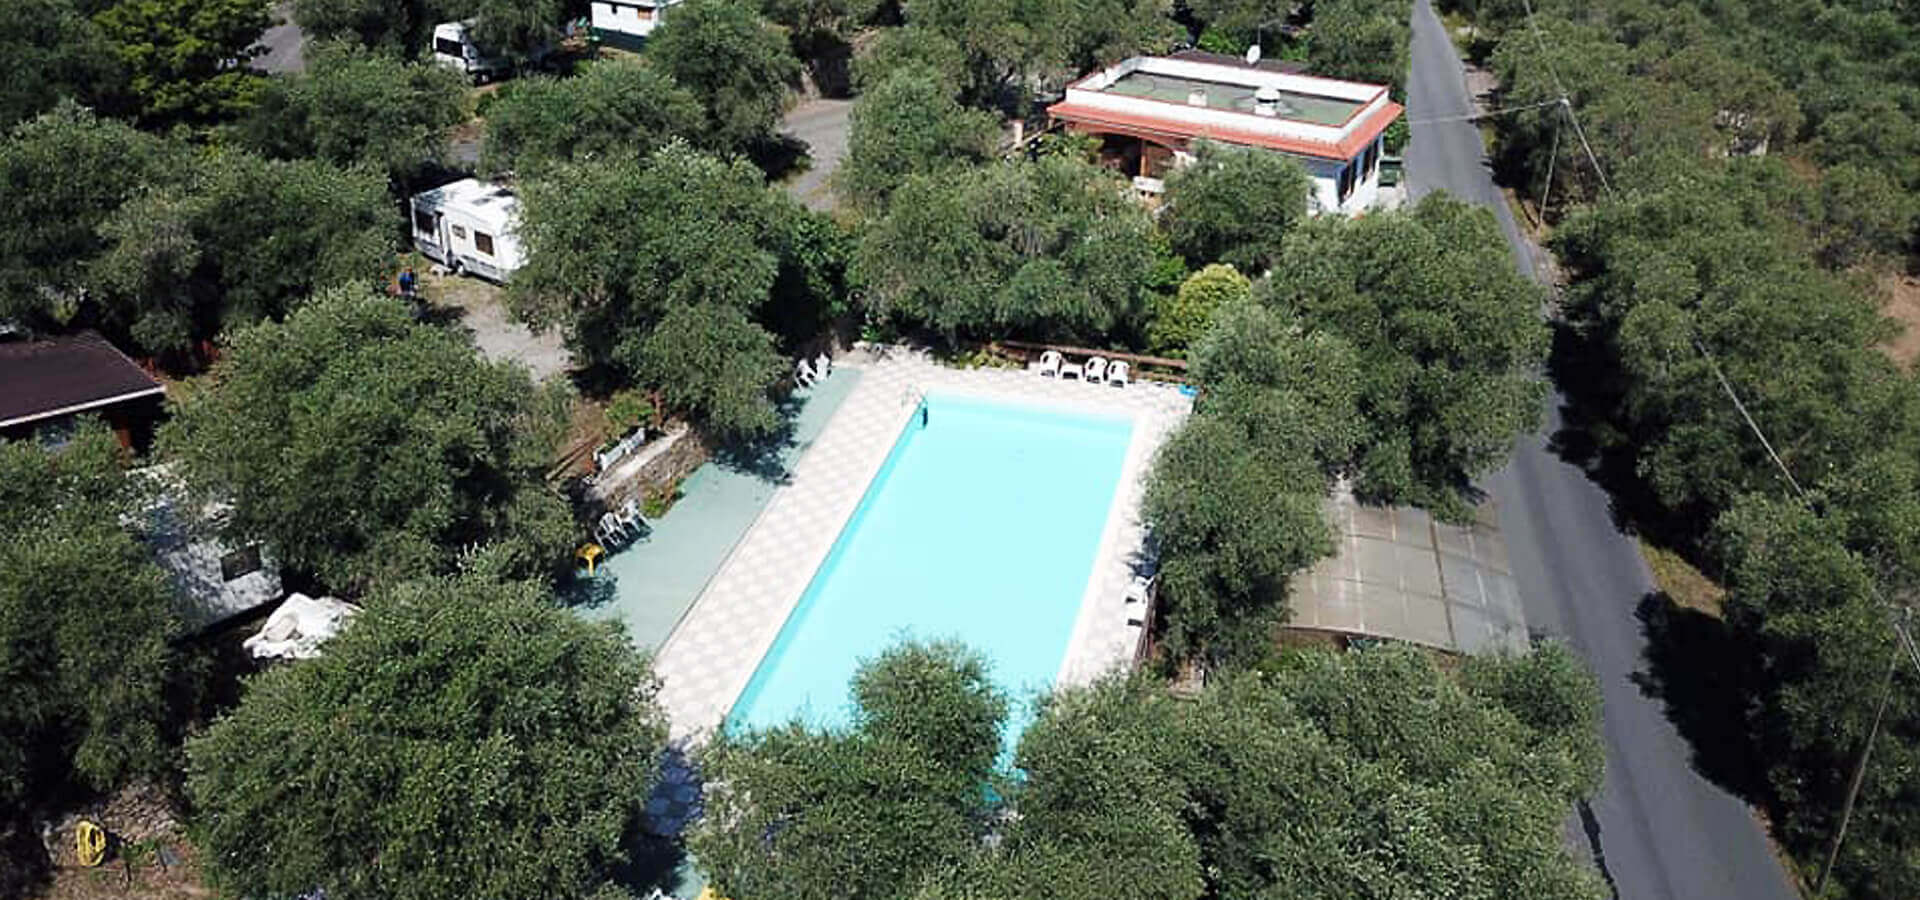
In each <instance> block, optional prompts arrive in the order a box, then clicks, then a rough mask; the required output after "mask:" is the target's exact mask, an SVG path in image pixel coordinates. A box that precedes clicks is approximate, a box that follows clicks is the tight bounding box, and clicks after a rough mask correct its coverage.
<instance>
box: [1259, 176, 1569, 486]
mask: <svg viewBox="0 0 1920 900" xmlns="http://www.w3.org/2000/svg"><path fill="white" fill-rule="evenodd" d="M1508 260H1509V255H1508V251H1507V248H1506V241H1505V238H1504V237H1503V236H1502V235H1501V233H1500V230H1499V228H1498V227H1497V226H1496V225H1495V224H1494V220H1493V216H1492V214H1491V213H1489V212H1488V211H1486V210H1484V209H1479V208H1476V207H1472V206H1469V205H1467V204H1465V203H1462V202H1461V201H1459V200H1455V199H1453V198H1452V197H1450V196H1448V195H1446V194H1440V193H1436V194H1429V195H1427V196H1426V197H1423V198H1421V200H1420V202H1419V203H1417V204H1415V205H1414V206H1413V207H1412V208H1411V209H1409V210H1405V211H1397V212H1392V213H1385V214H1380V215H1371V216H1366V217H1363V218H1360V219H1357V220H1346V219H1338V218H1326V219H1317V220H1315V221H1313V222H1312V223H1309V224H1308V225H1306V226H1304V227H1303V228H1301V229H1299V230H1298V231H1296V232H1295V233H1294V235H1293V236H1292V237H1290V238H1289V239H1288V240H1287V242H1286V244H1285V246H1284V250H1283V252H1282V254H1281V258H1280V262H1279V264H1278V265H1277V266H1276V267H1275V268H1274V272H1273V274H1272V275H1271V276H1270V277H1269V278H1268V279H1266V280H1265V281H1264V282H1263V283H1262V285H1261V286H1260V290H1259V291H1257V294H1258V295H1259V296H1260V297H1262V298H1263V299H1264V301H1265V302H1266V303H1268V304H1270V305H1272V306H1274V307H1275V308H1277V309H1279V310H1282V311H1284V312H1286V313H1288V314H1290V315H1293V316H1295V317H1297V319H1298V321H1299V323H1300V325H1301V327H1302V328H1305V329H1307V330H1308V331H1309V332H1322V333H1326V334H1330V335H1334V336H1338V337H1339V338H1341V339H1342V340H1344V341H1346V342H1348V343H1349V344H1351V345H1352V346H1353V348H1354V349H1355V350H1356V351H1357V352H1358V353H1359V355H1360V358H1361V366H1360V371H1361V372H1362V373H1363V376H1362V378H1363V380H1362V389H1361V395H1360V396H1361V399H1360V410H1361V413H1362V415H1363V416H1364V418H1365V419H1366V421H1367V424H1368V433H1367V435H1366V437H1365V439H1364V440H1363V441H1362V442H1361V444H1360V445H1359V446H1358V447H1357V453H1356V456H1355V458H1354V460H1353V474H1354V475H1355V479H1354V488H1355V491H1356V493H1358V494H1359V495H1361V496H1362V497H1365V498H1368V499H1373V500H1378V501H1382V502H1389V503H1413V504H1417V505H1420V506H1424V507H1427V508H1428V509H1431V510H1432V511H1433V512H1434V513H1435V514H1437V515H1440V516H1442V517H1443V518H1448V519H1459V518H1461V517H1464V516H1466V515H1468V514H1469V513H1470V504H1469V502H1468V497H1469V496H1470V495H1471V493H1472V489H1471V486H1470V484H1471V480H1472V479H1473V478H1475V477H1477V476H1480V475H1483V474H1485V473H1487V472H1490V471H1492V470H1493V469H1495V468H1497V467H1498V466H1500V465H1501V464H1502V463H1503V462H1504V461H1505V460H1506V458H1507V456H1508V454H1509V453H1510V452H1511V450H1512V446H1513V441H1514V438H1515V437H1516V436H1518V435H1520V434H1524V433H1526V432H1527V431H1530V430H1532V429H1533V427H1534V426H1535V425H1536V424H1537V423H1538V422H1539V421H1540V416H1541V412H1542V408H1541V407H1542V403H1543V402H1544V400H1545V396H1546V386H1545V384H1544V382H1542V381H1541V379H1540V378H1539V375H1538V371H1537V370H1538V368H1539V367H1540V365H1541V364H1542V363H1543V362H1544V360H1545V358H1546V351H1547V326H1546V324H1545V323H1544V322H1542V321H1541V319H1540V306H1541V303H1542V300H1543V297H1542V295H1541V291H1540V289H1539V288H1538V287H1537V286H1536V285H1534V284H1533V282H1531V281H1529V280H1527V279H1526V278H1525V277H1524V276H1522V275H1521V274H1520V273H1519V271H1518V270H1516V269H1515V268H1514V267H1513V266H1512V265H1511V264H1510V263H1509V262H1508Z"/></svg>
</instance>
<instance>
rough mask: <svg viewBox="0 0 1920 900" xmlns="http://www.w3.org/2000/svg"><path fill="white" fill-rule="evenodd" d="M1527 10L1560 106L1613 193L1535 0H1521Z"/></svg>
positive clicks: (1590, 159) (1541, 60) (1608, 191)
mask: <svg viewBox="0 0 1920 900" xmlns="http://www.w3.org/2000/svg"><path fill="white" fill-rule="evenodd" d="M1520 3H1521V5H1522V6H1524V7H1525V8H1526V11H1527V29H1528V30H1530V31H1532V32H1533V42H1534V44H1536V45H1538V46H1539V48H1540V63H1541V64H1542V65H1544V66H1546V67H1547V74H1548V75H1549V76H1551V77H1552V78H1553V89H1554V90H1556V91H1559V92H1560V107H1561V108H1562V109H1564V110H1566V111H1567V118H1568V120H1570V121H1572V122H1573V133H1574V136H1576V137H1578V138H1579V139H1580V146H1581V147H1582V148H1584V149H1585V150H1586V151H1587V161H1588V162H1591V163H1593V174H1595V175H1598V176H1599V177H1600V186H1601V187H1602V188H1605V189H1606V191H1607V194H1608V195H1612V194H1613V184H1612V183H1611V182H1609V181H1607V170H1606V169H1603V168H1601V167H1600V157H1598V156H1595V155H1594V153H1593V145H1592V144H1590V143H1588V142H1587V130H1586V129H1585V128H1582V127H1580V117H1579V116H1578V115H1577V114H1575V113H1574V111H1573V99H1572V96H1571V95H1570V94H1568V93H1567V83H1566V82H1564V81H1561V80H1560V72H1559V70H1557V69H1555V68H1554V67H1553V54H1552V53H1549V52H1547V37H1546V35H1545V34H1544V33H1542V32H1541V31H1540V23H1539V22H1537V21H1535V20H1534V16H1533V0H1520Z"/></svg>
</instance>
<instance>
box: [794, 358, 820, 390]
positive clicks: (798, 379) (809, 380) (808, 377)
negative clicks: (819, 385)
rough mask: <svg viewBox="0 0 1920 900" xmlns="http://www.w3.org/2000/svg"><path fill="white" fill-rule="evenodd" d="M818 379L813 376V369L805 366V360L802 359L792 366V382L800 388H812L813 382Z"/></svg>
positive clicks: (816, 376)
mask: <svg viewBox="0 0 1920 900" xmlns="http://www.w3.org/2000/svg"><path fill="white" fill-rule="evenodd" d="M818 378H819V376H818V375H815V374H814V371H813V367H811V366H809V365H807V361H806V360H804V359H803V360H800V361H799V362H796V363H794V364H793V381H794V383H795V384H798V385H800V386H801V387H813V382H814V381H815V380H816V379H818Z"/></svg>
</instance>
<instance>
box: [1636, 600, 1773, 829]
mask: <svg viewBox="0 0 1920 900" xmlns="http://www.w3.org/2000/svg"><path fill="white" fill-rule="evenodd" d="M1635 617H1636V618H1638V619H1639V620H1640V624H1641V629H1642V631H1643V632H1644V633H1645V635H1646V638H1647V645H1646V649H1645V650H1644V651H1643V653H1642V662H1643V663H1644V664H1645V665H1644V668H1642V669H1641V670H1640V671H1638V672H1635V673H1633V675H1632V676H1631V677H1632V679H1633V682H1634V684H1635V685H1637V686H1638V687H1639V688H1640V691H1641V693H1643V694H1645V695H1646V696H1648V697H1650V698H1654V699H1657V700H1659V701H1661V703H1662V704H1663V705H1664V707H1665V711H1666V715H1667V719H1668V720H1669V721H1671V722H1673V724H1674V726H1675V727H1676V728H1678V729H1679V731H1680V735H1681V737H1683V738H1685V739H1686V741H1687V743H1688V745H1689V746H1690V747H1691V749H1692V763H1693V767H1694V769H1695V770H1697V771H1699V772H1700V774H1702V775H1704V776H1706V777H1707V779H1708V780H1710V781H1712V782H1713V783H1715V784H1717V785H1719V786H1720V787H1722V788H1724V789H1726V790H1727V791H1730V792H1732V793H1733V794H1735V795H1736V796H1739V797H1741V798H1742V799H1744V800H1746V801H1747V802H1749V803H1753V804H1756V805H1760V806H1762V807H1765V806H1766V805H1767V802H1768V801H1769V799H1770V795H1769V792H1768V790H1767V779H1766V767H1765V762H1764V760H1763V759H1762V758H1761V756H1760V753H1759V751H1758V748H1757V746H1756V741H1755V735H1754V732H1753V729H1752V726H1751V724H1750V722H1749V720H1748V713H1749V712H1750V711H1751V705H1752V700H1751V699H1750V698H1753V697H1755V696H1758V691H1759V684H1760V681H1761V674H1762V673H1761V671H1760V666H1759V660H1758V658H1757V656H1756V654H1755V653H1754V651H1753V649H1752V647H1751V646H1749V645H1748V644H1746V643H1745V642H1744V641H1742V640H1740V638H1739V637H1738V636H1736V635H1734V634H1733V632H1732V630H1731V629H1729V628H1728V627H1727V624H1726V622H1725V621H1723V620H1722V619H1721V618H1720V617H1718V616H1715V615H1711V614H1708V613H1706V612H1703V611H1701V610H1697V609H1691V608H1689V607H1685V606H1682V605H1680V604H1678V603H1676V602H1674V601H1673V599H1672V598H1670V597H1668V596H1667V595H1666V594H1664V593H1658V592H1656V593H1652V594H1648V595H1646V596H1645V597H1643V598H1641V600H1640V605H1639V607H1638V608H1637V609H1636V610H1635Z"/></svg>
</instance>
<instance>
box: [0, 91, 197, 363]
mask: <svg viewBox="0 0 1920 900" xmlns="http://www.w3.org/2000/svg"><path fill="white" fill-rule="evenodd" d="M185 156H186V154H185V153H184V152H183V151H182V150H181V149H180V148H178V147H175V146H172V145H169V144H167V143H165V142H163V141H161V140H160V139H158V138H155V137H153V136H151V135H148V134H145V133H143V132H140V131H136V130H134V129H133V128H132V127H130V126H128V125H126V124H124V123H121V122H117V121H114V120H111V119H103V118H99V117H97V116H95V115H94V114H93V113H92V112H91V111H89V110H86V109H83V108H81V107H80V106H78V105H77V104H74V103H72V102H70V101H63V102H62V103H61V104H60V105H59V106H57V107H55V108H54V109H53V110H51V111H49V112H47V113H44V114H42V115H40V116H38V117H36V118H34V119H32V120H29V121H26V122H22V123H20V124H19V125H17V126H15V127H14V129H13V130H12V131H11V132H10V133H9V134H8V135H7V137H6V139H5V140H4V141H0V184H4V185H6V186H7V197H8V202H9V204H10V209H9V210H8V213H9V214H8V215H6V216H0V319H6V320H9V321H12V322H14V323H16V324H18V325H20V326H22V327H25V328H30V329H35V330H48V329H51V328H55V327H59V326H61V325H63V324H65V323H67V322H70V321H72V320H73V319H74V317H75V316H76V315H78V314H80V313H81V312H82V309H81V307H82V305H83V301H84V300H85V299H86V296H87V295H86V287H87V262H88V260H91V259H92V258H93V257H95V256H96V255H98V254H99V253H100V252H101V250H102V249H103V248H104V247H105V245H106V243H107V241H106V239H105V238H104V237H102V236H101V234H100V226H101V224H102V223H103V222H105V221H107V219H108V218H109V217H110V216H111V215H112V214H113V213H114V212H115V211H116V210H118V209H119V208H120V206H121V204H123V203H125V202H127V201H128V200H129V199H132V198H133V197H134V196H135V195H136V194H138V193H139V192H141V191H142V190H152V189H156V188H161V187H165V186H168V185H172V184H177V183H178V174H179V170H180V169H181V168H184V166H185Z"/></svg>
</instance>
